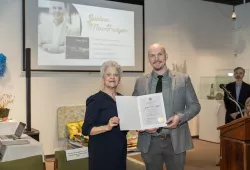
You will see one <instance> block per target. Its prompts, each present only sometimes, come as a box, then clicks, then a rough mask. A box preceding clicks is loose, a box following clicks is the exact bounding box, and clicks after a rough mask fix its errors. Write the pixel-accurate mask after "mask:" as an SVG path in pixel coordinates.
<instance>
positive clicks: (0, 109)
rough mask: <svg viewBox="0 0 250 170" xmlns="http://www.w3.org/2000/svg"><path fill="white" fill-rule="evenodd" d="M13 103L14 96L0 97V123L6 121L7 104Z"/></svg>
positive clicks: (4, 95)
mask: <svg viewBox="0 0 250 170" xmlns="http://www.w3.org/2000/svg"><path fill="white" fill-rule="evenodd" d="M13 102H14V96H12V95H11V94H1V95H0V121H7V120H8V116H9V111H10V109H8V108H6V106H7V105H8V104H11V103H13Z"/></svg>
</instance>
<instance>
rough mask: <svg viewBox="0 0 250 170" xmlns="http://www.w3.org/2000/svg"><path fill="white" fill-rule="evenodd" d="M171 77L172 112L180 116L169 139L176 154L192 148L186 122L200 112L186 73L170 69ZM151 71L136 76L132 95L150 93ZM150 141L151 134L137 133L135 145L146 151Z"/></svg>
mask: <svg viewBox="0 0 250 170" xmlns="http://www.w3.org/2000/svg"><path fill="white" fill-rule="evenodd" d="M169 75H170V77H171V79H172V96H173V102H172V107H171V108H172V112H173V114H177V115H179V117H180V123H179V125H178V127H177V128H175V129H172V130H171V141H172V145H173V148H174V151H175V153H176V154H179V153H182V152H185V151H187V150H190V149H192V148H193V147H194V146H193V142H192V137H191V134H190V130H189V126H188V122H187V121H189V120H190V119H192V118H193V117H195V116H196V115H197V114H198V113H199V112H200V104H199V101H198V99H197V96H196V94H195V91H194V88H193V85H192V83H191V80H190V78H189V76H188V75H186V74H182V73H177V72H172V71H170V74H169ZM150 83H151V73H150V74H148V75H145V76H142V77H139V78H137V80H136V84H135V87H134V92H133V96H140V95H146V94H149V93H150V88H151V84H150ZM150 142H151V135H150V134H148V133H146V132H142V133H139V137H138V143H137V147H138V149H139V150H140V151H141V152H144V153H147V152H148V148H149V145H150Z"/></svg>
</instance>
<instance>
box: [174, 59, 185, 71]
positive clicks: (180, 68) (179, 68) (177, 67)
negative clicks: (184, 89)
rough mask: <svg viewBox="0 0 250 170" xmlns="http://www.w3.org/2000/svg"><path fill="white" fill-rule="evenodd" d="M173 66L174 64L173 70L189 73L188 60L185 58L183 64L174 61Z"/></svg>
mask: <svg viewBox="0 0 250 170" xmlns="http://www.w3.org/2000/svg"><path fill="white" fill-rule="evenodd" d="M172 66H173V69H172V70H173V71H176V72H180V73H184V74H186V73H187V62H186V60H184V63H183V65H182V64H175V63H173V64H172Z"/></svg>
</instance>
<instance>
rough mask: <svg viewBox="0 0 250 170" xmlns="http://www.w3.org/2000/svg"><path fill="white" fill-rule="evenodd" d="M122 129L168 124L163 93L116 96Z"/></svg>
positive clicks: (138, 128)
mask: <svg viewBox="0 0 250 170" xmlns="http://www.w3.org/2000/svg"><path fill="white" fill-rule="evenodd" d="M116 105H117V111H118V117H119V118H120V129H121V130H144V129H151V128H159V127H164V126H167V124H166V121H167V119H166V114H165V107H164V102H163V96H162V93H155V94H148V95H143V96H116Z"/></svg>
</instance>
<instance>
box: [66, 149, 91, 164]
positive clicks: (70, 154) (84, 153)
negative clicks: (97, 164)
mask: <svg viewBox="0 0 250 170" xmlns="http://www.w3.org/2000/svg"><path fill="white" fill-rule="evenodd" d="M88 157H89V153H88V147H82V148H77V149H70V150H66V159H67V161H71V160H76V159H83V158H88Z"/></svg>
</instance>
